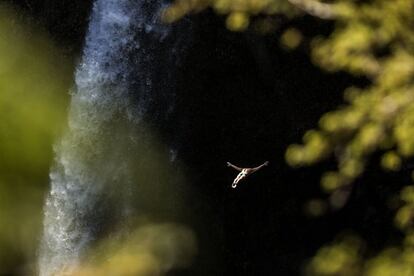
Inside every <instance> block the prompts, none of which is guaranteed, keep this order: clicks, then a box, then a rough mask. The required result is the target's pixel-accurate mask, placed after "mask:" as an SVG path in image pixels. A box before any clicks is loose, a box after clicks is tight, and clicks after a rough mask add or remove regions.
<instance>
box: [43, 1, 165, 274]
mask: <svg viewBox="0 0 414 276" xmlns="http://www.w3.org/2000/svg"><path fill="white" fill-rule="evenodd" d="M152 2H154V1H148V0H147V1H145V0H97V1H96V3H95V4H94V7H93V11H92V15H91V20H90V26H89V30H88V33H87V38H86V42H85V49H84V52H83V57H82V61H81V63H80V64H79V66H78V68H77V71H76V75H75V82H76V83H75V87H74V91H73V93H72V101H71V105H70V113H69V126H68V130H67V132H66V134H65V135H64V137H63V138H62V140H61V141H60V142H59V143H58V144H57V145H56V147H55V152H56V157H55V165H54V167H53V168H52V170H51V173H50V180H51V188H50V194H49V195H48V197H47V201H46V204H45V211H44V212H45V214H44V215H45V218H44V234H43V237H42V245H41V249H40V252H39V255H40V257H39V274H40V275H41V276H49V275H54V274H55V273H56V272H60V271H62V270H65V272H67V273H70V271H72V270H73V269H74V268H76V266H77V265H78V264H79V262H80V258H81V256H82V254H83V253H84V251H85V250H87V249H88V246H89V245H90V244H91V243H92V242H93V241H94V240H95V239H96V235H97V234H98V233H99V231H100V230H101V229H100V228H101V227H102V225H104V224H105V223H107V222H106V219H107V217H106V216H105V214H106V212H107V211H108V210H107V209H105V205H104V204H102V202H105V200H106V198H107V193H108V189H110V190H111V191H113V190H119V191H120V193H121V192H124V193H125V196H124V197H125V198H124V200H122V202H123V203H122V204H123V206H121V207H118V209H120V210H121V211H120V212H118V213H116V215H117V216H123V215H125V216H127V215H128V211H129V208H130V207H129V205H128V199H127V195H126V194H127V193H128V191H127V190H128V188H127V187H128V185H130V183H131V181H132V179H131V178H132V175H131V166H132V164H131V162H132V161H131V160H132V159H133V158H134V157H133V156H132V155H133V154H134V149H136V148H137V147H139V146H140V145H139V137H138V136H137V129H138V127H137V126H139V125H140V121H141V120H142V118H143V117H145V115H146V114H147V109H148V108H149V106H150V105H151V101H153V100H154V99H153V97H152V94H151V93H152V91H153V82H154V80H153V74H154V73H152V72H151V70H152V69H151V68H155V67H156V66H157V65H156V64H153V63H154V62H156V59H157V57H156V56H155V54H156V53H154V51H155V50H153V49H152V48H151V47H149V45H153V44H154V43H161V42H162V41H164V40H165V39H166V37H168V35H169V33H170V27H167V26H163V25H161V24H159V23H158V22H157V21H158V16H159V12H160V10H161V8H162V5H161V4H157V3H152ZM132 80H135V81H132ZM131 83H133V84H134V87H135V89H131ZM137 87H138V89H137ZM131 91H135V92H131ZM138 132H139V131H138ZM128 154H130V155H131V156H130V155H128ZM125 190H126V191H127V192H125ZM121 196H123V195H121ZM108 208H109V209H110V208H111V207H108Z"/></svg>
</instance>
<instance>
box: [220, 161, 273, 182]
mask: <svg viewBox="0 0 414 276" xmlns="http://www.w3.org/2000/svg"><path fill="white" fill-rule="evenodd" d="M268 164H269V161H266V162H264V163H263V164H262V165H260V166H258V167H256V168H240V167H237V166H235V165H233V164H231V163H230V162H227V167H232V168H233V169H235V170H238V171H239V172H240V173H239V174H238V175H237V176H236V178H235V179H234V181H233V184H231V187H232V188H236V187H237V184H238V183H239V181H240V180H242V179H244V178H246V177H248V176H249V175H251V174H252V173H254V172H256V171H258V170H260V169H261V168H263V167H264V166H267V165H268Z"/></svg>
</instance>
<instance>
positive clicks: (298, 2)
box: [288, 0, 336, 19]
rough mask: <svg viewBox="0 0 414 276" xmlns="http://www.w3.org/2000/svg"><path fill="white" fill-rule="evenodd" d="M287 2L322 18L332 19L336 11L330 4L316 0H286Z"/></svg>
mask: <svg viewBox="0 0 414 276" xmlns="http://www.w3.org/2000/svg"><path fill="white" fill-rule="evenodd" d="M288 1H289V3H291V4H292V5H294V6H295V7H297V8H299V9H301V10H302V11H304V12H306V13H308V14H310V15H313V16H316V17H319V18H322V19H334V18H335V17H336V12H335V11H334V9H333V7H332V5H331V4H325V3H321V2H319V1H318V0H288Z"/></svg>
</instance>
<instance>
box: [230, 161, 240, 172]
mask: <svg viewBox="0 0 414 276" xmlns="http://www.w3.org/2000/svg"><path fill="white" fill-rule="evenodd" d="M227 167H232V168H233V169H235V170H238V171H242V170H243V169H242V168H239V167H237V166H234V165H233V164H232V163H230V162H227Z"/></svg>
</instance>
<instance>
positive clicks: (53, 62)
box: [0, 4, 72, 274]
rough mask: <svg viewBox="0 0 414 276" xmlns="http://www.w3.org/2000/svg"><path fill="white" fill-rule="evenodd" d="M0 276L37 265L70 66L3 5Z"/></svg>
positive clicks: (0, 25)
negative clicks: (44, 212)
mask: <svg viewBox="0 0 414 276" xmlns="http://www.w3.org/2000/svg"><path fill="white" fill-rule="evenodd" d="M0 34H1V39H0V117H1V120H0V220H1V223H0V274H9V273H10V271H12V270H16V269H17V268H19V269H20V270H21V271H22V273H28V271H26V269H27V270H30V268H27V267H25V268H23V267H21V263H26V264H28V266H30V262H31V261H34V259H33V258H35V253H36V249H37V246H38V237H39V235H40V229H41V221H42V206H43V193H44V188H45V187H47V184H48V171H49V166H50V163H51V159H52V146H51V145H52V141H53V140H54V138H55V137H56V135H58V134H59V130H60V128H61V126H62V125H63V122H64V117H65V113H66V112H65V105H66V104H65V103H66V97H65V96H64V95H65V94H66V91H67V88H68V87H69V85H70V84H71V83H70V82H71V75H72V74H71V73H70V72H71V64H70V62H69V59H68V58H65V57H63V55H62V54H61V53H59V51H57V49H55V47H54V46H53V45H52V44H51V43H50V40H49V39H48V38H47V37H46V36H45V35H44V34H42V32H40V31H38V30H36V29H35V28H34V27H28V26H27V25H26V24H23V23H22V22H20V21H19V20H17V16H16V12H15V11H14V10H12V9H10V8H7V7H5V6H4V4H0Z"/></svg>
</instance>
